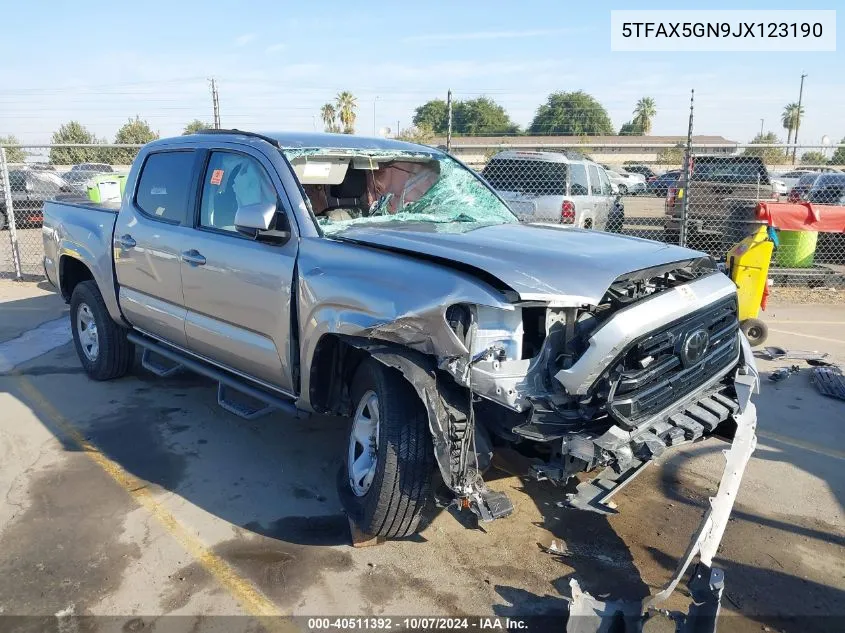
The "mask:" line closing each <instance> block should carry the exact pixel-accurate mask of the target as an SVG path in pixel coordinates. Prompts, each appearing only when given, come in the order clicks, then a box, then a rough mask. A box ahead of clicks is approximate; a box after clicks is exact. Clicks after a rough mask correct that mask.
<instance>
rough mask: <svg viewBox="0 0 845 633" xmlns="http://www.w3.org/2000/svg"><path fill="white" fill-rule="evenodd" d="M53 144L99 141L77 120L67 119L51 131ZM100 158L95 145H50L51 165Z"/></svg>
mask: <svg viewBox="0 0 845 633" xmlns="http://www.w3.org/2000/svg"><path fill="white" fill-rule="evenodd" d="M50 142H51V143H52V144H53V145H61V144H71V143H80V144H91V143H99V142H100V141H98V140H97V137H96V136H94V134H93V133H92V132H91V131H90V130H89V129H88V128H86V127H85V126H84V125H82V124H81V123H80V122H79V121H68V122H67V123H65V124H63V125H61V126H60V127H59V129H58V130H56V131H55V132H53V136H52V138H51V139H50ZM99 160H100V149H99V148H96V147H51V148H50V163H52V164H53V165H75V164H77V163H90V162H97V161H99Z"/></svg>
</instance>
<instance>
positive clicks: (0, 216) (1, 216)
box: [0, 209, 6, 231]
mask: <svg viewBox="0 0 845 633" xmlns="http://www.w3.org/2000/svg"><path fill="white" fill-rule="evenodd" d="M5 228H6V212H5V211H4V210H2V209H0V231H2V230H3V229H5Z"/></svg>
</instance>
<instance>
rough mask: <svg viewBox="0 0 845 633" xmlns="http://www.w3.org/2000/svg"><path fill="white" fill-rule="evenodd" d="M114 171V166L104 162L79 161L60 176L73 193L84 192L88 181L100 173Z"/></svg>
mask: <svg viewBox="0 0 845 633" xmlns="http://www.w3.org/2000/svg"><path fill="white" fill-rule="evenodd" d="M111 173H114V167H112V166H111V165H107V164H106V163H80V164H79V165H74V166H73V167H71V168H70V169H69V170H68V171H67V172H65V173H64V174H62V177H63V178H64V179H65V180H66V181H67V183H68V184H69V185H70V186H71V188H72V189H73V191H74V192H75V193H82V194H84V193H86V191H87V190H88V181H89V180H91V178H93V177H94V176H99V175H100V174H111Z"/></svg>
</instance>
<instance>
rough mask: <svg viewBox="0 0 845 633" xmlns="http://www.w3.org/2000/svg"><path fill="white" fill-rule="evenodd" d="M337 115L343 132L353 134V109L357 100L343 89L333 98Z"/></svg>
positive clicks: (356, 105)
mask: <svg viewBox="0 0 845 633" xmlns="http://www.w3.org/2000/svg"><path fill="white" fill-rule="evenodd" d="M335 105H336V106H337V115H338V118H339V119H340V122H341V124H342V125H343V133H344V134H355V116H356V115H355V109H356V108H357V107H358V100H357V99H356V98H355V95H353V94H352V93H351V92H348V91H346V90H344V91H343V92H341V93H339V94H338V95H337V97H336V98H335Z"/></svg>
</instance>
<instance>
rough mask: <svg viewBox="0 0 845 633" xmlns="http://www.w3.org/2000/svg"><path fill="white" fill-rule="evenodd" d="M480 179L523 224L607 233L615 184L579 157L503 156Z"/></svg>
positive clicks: (515, 153) (528, 153)
mask: <svg viewBox="0 0 845 633" xmlns="http://www.w3.org/2000/svg"><path fill="white" fill-rule="evenodd" d="M481 175H482V176H484V178H486V179H487V182H489V183H490V184H491V185H492V186H493V188H494V189H495V190H496V191H497V192H498V193H499V195H500V196H502V198H503V199H504V200H505V202H507V204H508V206H509V207H510V208H511V210H512V211H513V212H514V213H515V214H516V215H517V216H518V217H519V218H520V219H522V220H525V221H529V222H531V221H539V222H560V223H561V224H572V225H574V226H578V227H581V228H585V229H599V230H605V229H606V228H607V218H608V215H609V214H610V211H611V207H612V201H613V193H612V189H611V186H610V179H609V177H608V175H607V173H605V170H604V169H602V168H601V167H600V166H599V165H597V164H596V163H594V162H593V161H591V160H588V159H586V158H584V157H583V156H581V155H580V154H564V153H561V152H532V151H524V152H522V151H507V152H500V153H498V154H496V155H495V156H493V158H491V159H490V162H489V163H487V165H486V166H485V167H484V170H483V171H482V172H481Z"/></svg>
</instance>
